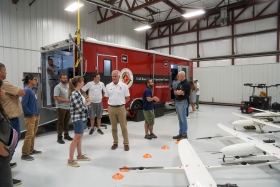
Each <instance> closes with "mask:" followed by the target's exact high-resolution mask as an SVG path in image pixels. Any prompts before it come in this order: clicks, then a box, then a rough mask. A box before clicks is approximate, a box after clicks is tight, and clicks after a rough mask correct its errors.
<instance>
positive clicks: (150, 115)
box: [142, 79, 159, 140]
mask: <svg viewBox="0 0 280 187" xmlns="http://www.w3.org/2000/svg"><path fill="white" fill-rule="evenodd" d="M145 84H146V86H147V87H146V89H145V90H144V93H143V96H142V101H143V113H144V118H145V124H144V127H145V137H144V138H145V139H148V140H151V139H152V138H157V136H156V135H155V134H154V133H153V126H154V123H155V113H154V102H159V98H158V97H156V96H153V93H152V89H153V87H154V83H153V80H152V79H146V81H145ZM149 131H150V134H149Z"/></svg>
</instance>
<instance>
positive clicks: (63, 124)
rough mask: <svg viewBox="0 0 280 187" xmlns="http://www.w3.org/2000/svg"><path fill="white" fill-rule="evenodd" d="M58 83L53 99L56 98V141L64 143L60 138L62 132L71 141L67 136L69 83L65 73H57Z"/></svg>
mask: <svg viewBox="0 0 280 187" xmlns="http://www.w3.org/2000/svg"><path fill="white" fill-rule="evenodd" d="M59 78H60V83H59V84H58V85H56V87H55V88H54V99H55V100H56V106H57V108H56V112H57V115H58V123H57V142H58V143H59V144H64V143H65V142H64V141H63V140H62V133H63V132H64V139H66V140H69V141H72V140H73V139H72V138H71V137H70V136H69V124H68V123H69V120H70V103H69V99H68V89H69V85H68V83H67V75H66V74H64V73H62V74H60V75H59Z"/></svg>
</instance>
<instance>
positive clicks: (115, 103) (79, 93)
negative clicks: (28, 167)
mask: <svg viewBox="0 0 280 187" xmlns="http://www.w3.org/2000/svg"><path fill="white" fill-rule="evenodd" d="M49 64H50V63H49ZM48 71H53V70H51V69H50V70H48ZM6 74H7V73H6V67H5V65H4V64H2V63H0V100H1V104H0V121H1V127H0V168H1V171H0V187H2V186H5V187H11V186H13V185H14V186H16V185H19V184H21V181H20V180H16V179H12V174H11V168H13V167H15V166H16V163H11V160H12V156H13V153H14V150H15V148H16V145H17V142H18V140H19V138H20V124H19V116H20V115H21V114H22V113H24V121H25V126H26V134H25V138H24V142H23V146H22V156H21V159H22V160H26V161H32V160H34V157H33V155H36V154H42V151H39V150H36V149H35V148H34V145H35V136H36V134H37V131H38V124H39V121H40V113H39V110H38V106H37V97H36V95H35V91H34V89H33V88H34V87H35V86H36V85H37V80H36V77H34V76H33V75H27V76H26V77H25V78H24V79H23V82H24V84H25V87H24V89H21V88H19V87H17V86H14V85H12V84H11V83H9V82H8V81H7V80H6ZM59 80H60V83H59V84H57V85H56V86H55V87H54V92H53V99H54V100H55V102H56V111H57V115H58V123H57V142H58V143H59V144H64V143H65V142H64V140H63V136H64V139H65V140H69V141H71V144H70V147H69V158H68V160H67V164H68V165H69V166H72V167H79V164H78V161H89V160H91V159H90V158H89V157H87V156H86V155H85V154H83V152H82V137H83V133H84V129H85V128H86V126H87V120H88V118H90V123H91V130H90V133H89V134H90V135H91V134H93V132H94V123H95V118H97V126H98V130H97V132H98V133H99V134H104V133H103V132H102V131H101V129H100V124H101V118H102V114H103V105H102V98H103V97H106V98H107V103H108V115H109V119H110V123H111V126H112V137H113V145H112V147H111V149H112V150H115V149H117V148H118V143H119V141H118V129H117V124H118V123H120V126H121V131H122V135H123V144H124V150H125V151H129V149H130V148H129V139H128V131H127V120H126V108H125V104H126V103H127V102H128V101H129V100H130V92H129V89H128V86H127V85H126V84H125V83H123V82H122V81H120V72H119V71H118V70H114V71H112V82H111V83H109V84H107V85H106V86H105V85H104V83H102V82H101V81H100V75H99V74H98V73H95V74H93V81H91V82H88V83H87V84H86V85H84V79H83V77H81V76H75V77H73V78H72V79H70V80H69V83H68V77H67V75H66V74H63V73H61V74H59ZM178 80H179V81H180V82H179V83H178V84H177V86H176V88H175V89H174V94H175V96H176V111H177V114H178V119H179V134H178V135H176V136H174V137H173V138H174V139H177V140H181V139H184V138H188V137H187V127H188V126H187V120H186V109H187V107H188V99H189V96H190V93H191V89H192V88H191V85H190V83H189V81H188V80H187V79H186V75H185V72H183V71H182V72H179V73H178ZM145 84H146V89H145V90H144V92H143V97H142V100H143V113H144V118H145V123H144V129H145V136H144V138H145V139H150V140H151V139H154V138H157V136H156V135H155V134H154V132H153V125H154V123H155V114H154V110H153V108H154V102H159V100H160V99H159V98H158V97H157V96H154V95H153V80H152V79H146V82H145ZM86 93H88V94H86ZM19 97H22V99H21V101H20V100H19ZM197 107H198V106H197ZM70 119H71V121H72V123H73V127H74V137H73V138H72V137H70V136H69V121H70ZM3 134H5V136H2V135H3ZM7 137H8V138H7ZM11 137H12V138H11ZM5 138H6V139H5ZM14 139H16V144H15V140H14ZM75 150H77V159H74V153H75Z"/></svg>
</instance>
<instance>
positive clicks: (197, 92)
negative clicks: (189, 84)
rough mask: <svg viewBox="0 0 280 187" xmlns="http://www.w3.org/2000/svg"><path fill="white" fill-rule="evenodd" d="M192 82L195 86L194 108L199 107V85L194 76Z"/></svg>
mask: <svg viewBox="0 0 280 187" xmlns="http://www.w3.org/2000/svg"><path fill="white" fill-rule="evenodd" d="M193 82H194V84H195V86H196V109H197V110H198V108H199V96H200V85H199V83H198V80H197V79H196V78H194V79H193Z"/></svg>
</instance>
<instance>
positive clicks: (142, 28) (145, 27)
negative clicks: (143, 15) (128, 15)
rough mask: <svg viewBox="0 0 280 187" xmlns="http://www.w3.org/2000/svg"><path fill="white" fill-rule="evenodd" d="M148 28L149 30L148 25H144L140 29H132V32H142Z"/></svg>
mask: <svg viewBox="0 0 280 187" xmlns="http://www.w3.org/2000/svg"><path fill="white" fill-rule="evenodd" d="M150 28H151V26H150V25H145V26H142V27H138V28H136V29H134V30H136V31H142V30H147V29H150Z"/></svg>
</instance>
